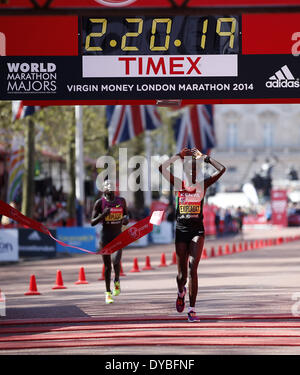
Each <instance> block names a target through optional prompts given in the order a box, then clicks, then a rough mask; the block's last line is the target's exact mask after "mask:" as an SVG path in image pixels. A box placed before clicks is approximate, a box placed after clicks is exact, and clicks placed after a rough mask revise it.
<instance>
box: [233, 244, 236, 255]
mask: <svg viewBox="0 0 300 375" xmlns="http://www.w3.org/2000/svg"><path fill="white" fill-rule="evenodd" d="M234 253H236V245H235V243H233V244H232V254H234Z"/></svg>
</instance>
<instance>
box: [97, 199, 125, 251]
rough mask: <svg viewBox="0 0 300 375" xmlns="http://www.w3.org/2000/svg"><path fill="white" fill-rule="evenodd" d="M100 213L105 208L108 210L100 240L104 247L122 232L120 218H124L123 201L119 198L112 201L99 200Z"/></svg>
mask: <svg viewBox="0 0 300 375" xmlns="http://www.w3.org/2000/svg"><path fill="white" fill-rule="evenodd" d="M100 207H101V212H103V210H104V209H105V208H106V207H109V208H110V213H109V214H108V215H107V216H106V217H105V218H104V220H103V222H102V224H103V229H102V235H101V240H102V243H103V244H104V245H105V244H107V243H109V242H110V241H112V240H113V239H114V238H115V237H117V236H118V235H119V234H120V233H121V232H122V218H123V216H124V208H125V201H124V199H123V198H121V197H115V199H114V200H113V201H108V200H106V199H105V198H104V197H102V198H101V205H100Z"/></svg>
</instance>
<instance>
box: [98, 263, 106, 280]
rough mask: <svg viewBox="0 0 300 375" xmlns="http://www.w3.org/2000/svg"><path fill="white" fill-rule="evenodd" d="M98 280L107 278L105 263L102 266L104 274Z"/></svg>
mask: <svg viewBox="0 0 300 375" xmlns="http://www.w3.org/2000/svg"><path fill="white" fill-rule="evenodd" d="M98 280H105V265H104V264H103V266H102V274H101V276H100V277H99V279H98Z"/></svg>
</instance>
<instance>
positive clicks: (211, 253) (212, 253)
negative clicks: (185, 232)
mask: <svg viewBox="0 0 300 375" xmlns="http://www.w3.org/2000/svg"><path fill="white" fill-rule="evenodd" d="M210 256H211V257H214V256H215V248H214V247H212V248H211V250H210Z"/></svg>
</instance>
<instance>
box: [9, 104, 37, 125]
mask: <svg viewBox="0 0 300 375" xmlns="http://www.w3.org/2000/svg"><path fill="white" fill-rule="evenodd" d="M39 109H41V107H38V106H28V105H24V102H23V101H22V100H14V101H13V102H12V117H13V118H12V120H13V121H16V120H19V119H21V118H24V117H26V116H31V115H33V114H34V113H35V112H36V111H37V110H39Z"/></svg>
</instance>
